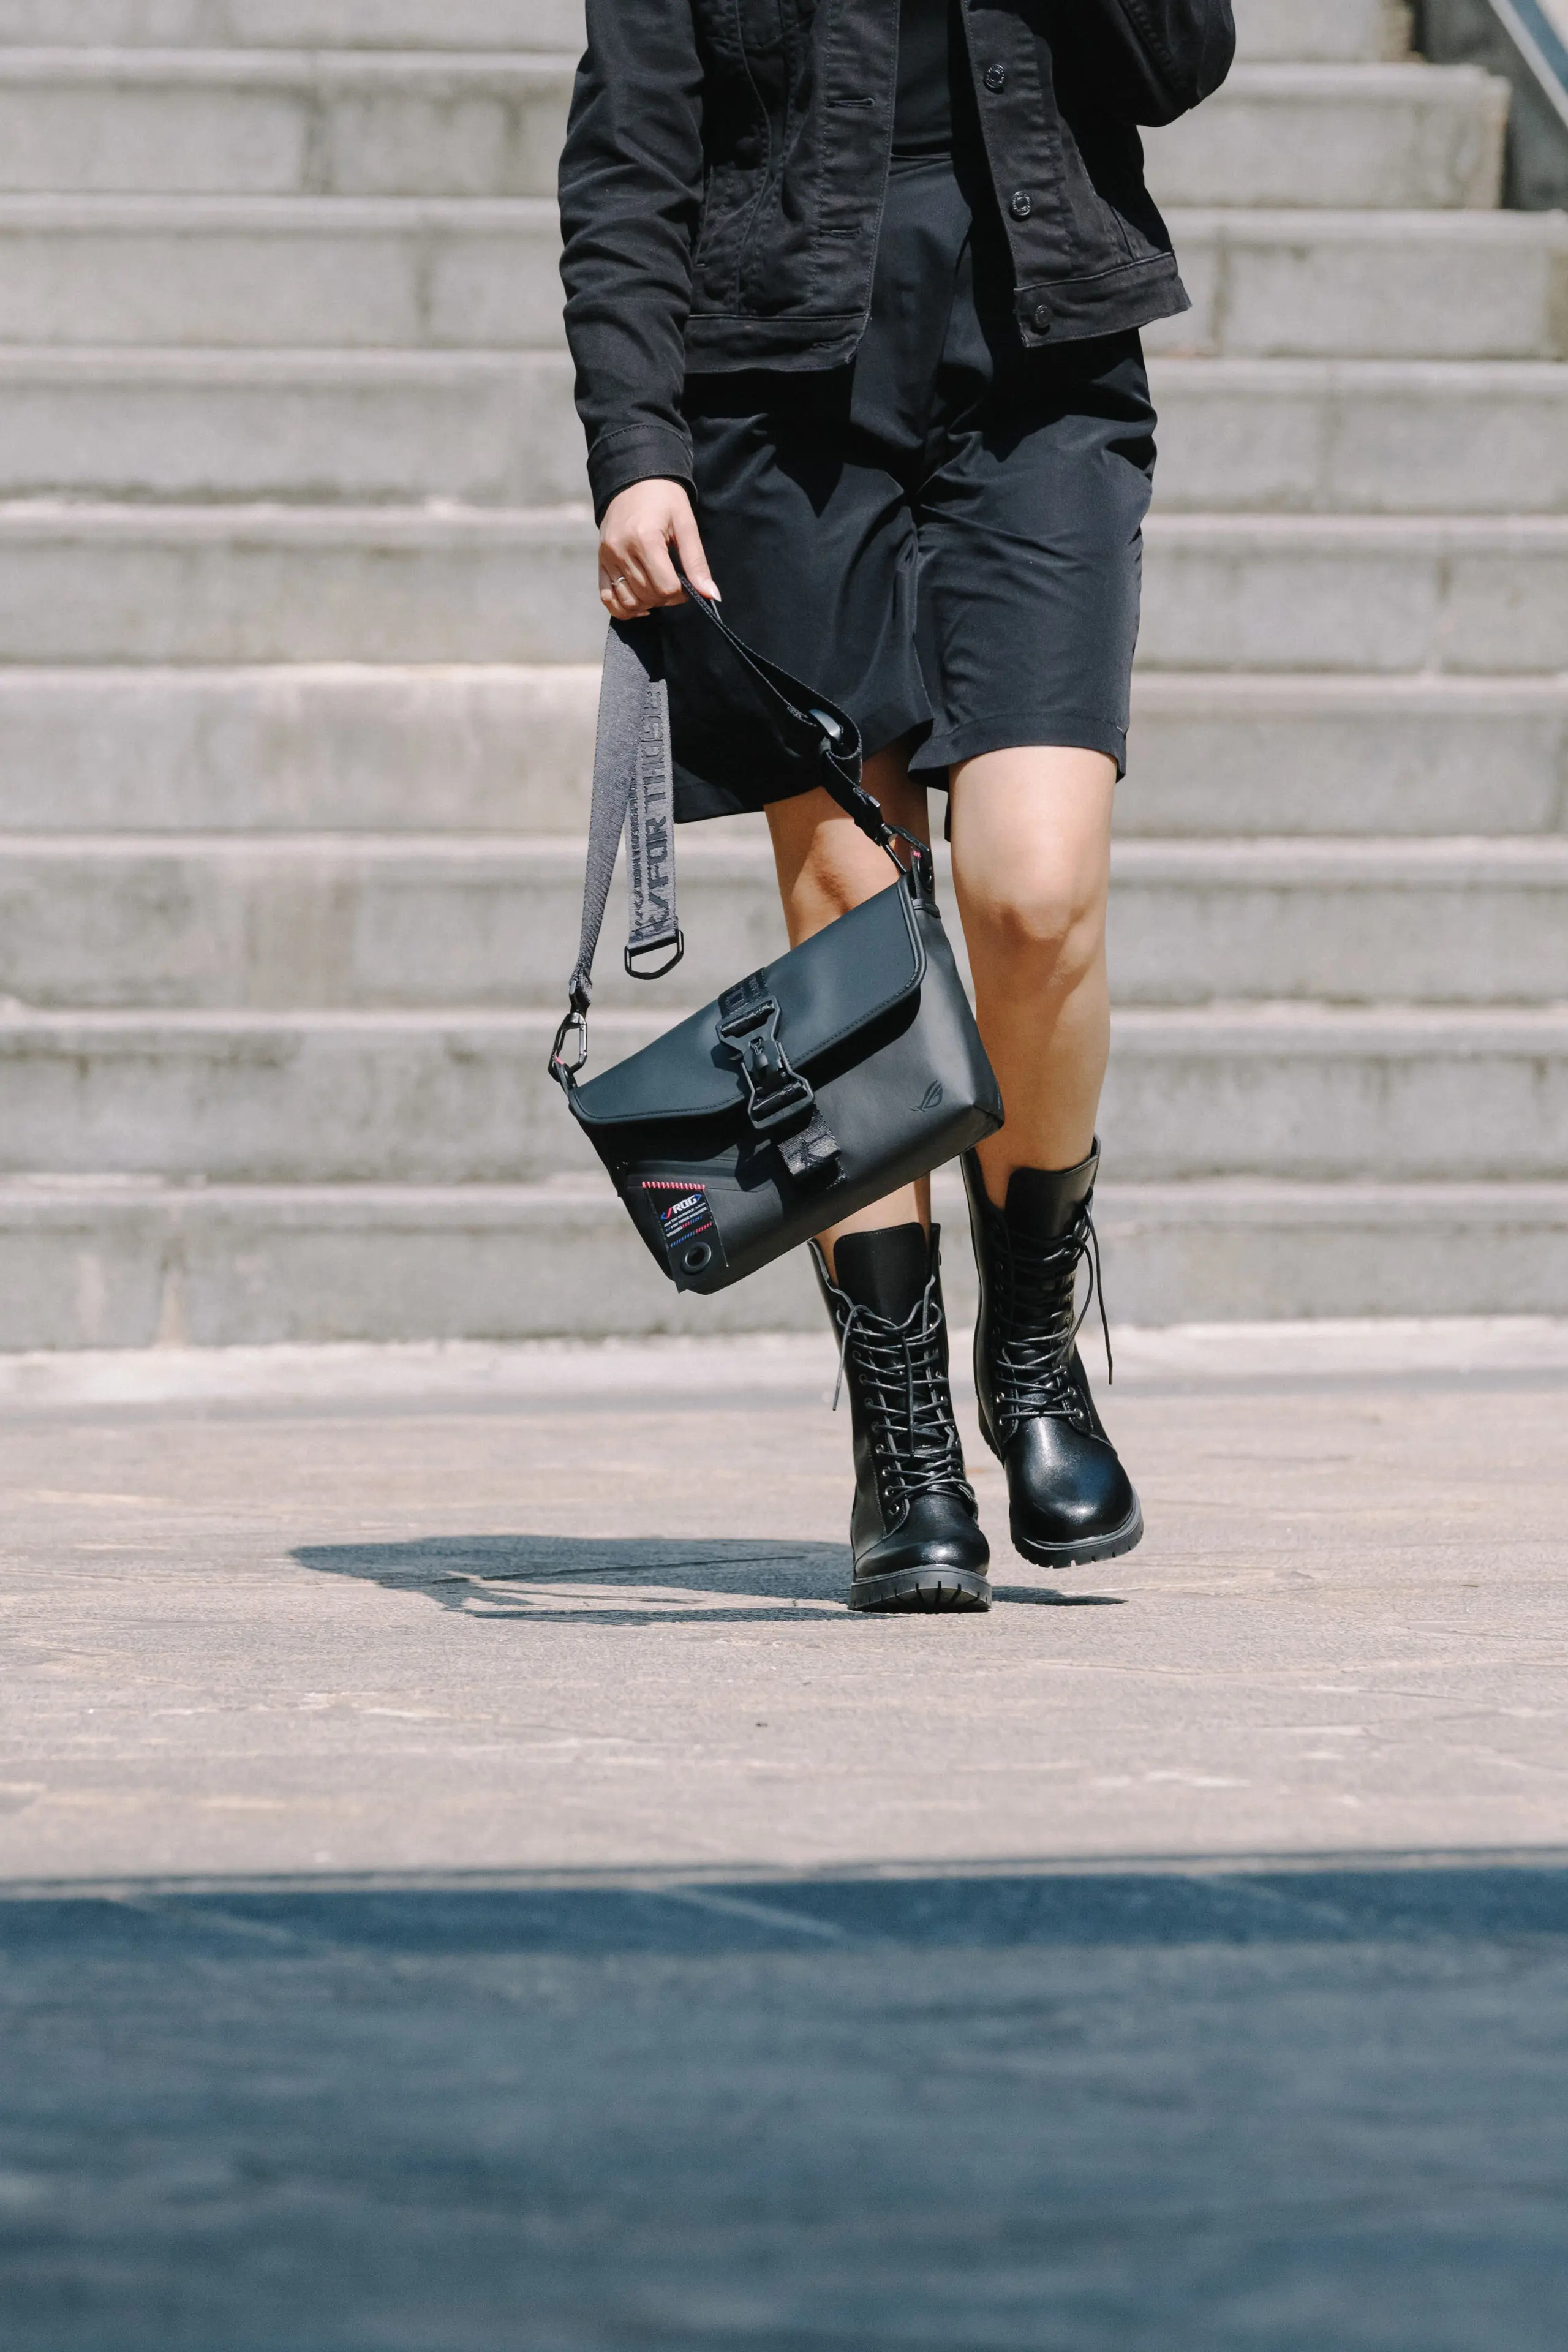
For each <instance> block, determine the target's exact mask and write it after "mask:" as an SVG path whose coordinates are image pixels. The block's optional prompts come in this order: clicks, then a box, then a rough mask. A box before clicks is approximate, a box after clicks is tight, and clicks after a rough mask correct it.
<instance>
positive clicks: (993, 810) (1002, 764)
mask: <svg viewBox="0 0 1568 2352" xmlns="http://www.w3.org/2000/svg"><path fill="white" fill-rule="evenodd" d="M1115 787H1116V769H1115V763H1114V762H1113V761H1110V760H1109V759H1107V758H1106V757H1105V756H1104V754H1103V753H1101V752H1099V751H1074V750H1068V749H1058V748H1040V747H1031V748H1029V749H1027V750H1024V751H988V752H986V753H985V754H984V756H983V757H982V758H980V759H976V760H968V761H964V762H963V765H962V766H961V767H958V768H955V769H954V770H953V772H952V872H953V884H954V888H955V892H956V896H957V898H958V908H959V914H960V916H961V918H962V919H963V934H964V938H965V940H967V941H968V945H969V961H970V968H971V971H973V978H974V999H975V1013H976V1017H977V1019H978V1021H979V1024H980V1034H981V1035H982V1037H983V1038H984V1041H985V1049H986V1052H987V1053H988V1054H989V1055H990V1056H991V1062H992V1066H993V1068H994V1070H995V1072H996V1076H997V1079H998V1081H999V1082H1000V1085H1001V1088H1002V1099H1003V1101H1004V1103H1005V1105H1006V1109H1007V1123H1006V1125H1005V1127H1004V1128H1002V1129H1000V1130H999V1131H998V1132H997V1133H996V1134H995V1135H993V1136H990V1137H988V1138H987V1139H986V1140H985V1141H984V1143H983V1144H981V1146H980V1163H981V1166H982V1168H983V1170H984V1175H985V1188H986V1191H987V1192H989V1193H990V1195H991V1198H992V1199H993V1200H994V1201H995V1202H1002V1201H1004V1200H1005V1197H1006V1191H1007V1180H1008V1178H1009V1176H1010V1175H1011V1174H1012V1172H1013V1171H1014V1169H1015V1168H1050V1169H1056V1168H1073V1167H1076V1166H1077V1165H1078V1164H1079V1161H1080V1160H1085V1159H1087V1158H1088V1156H1089V1151H1090V1150H1091V1149H1092V1147H1093V1142H1094V1123H1095V1115H1096V1112H1097V1111H1098V1108H1099V1105H1100V1087H1101V1086H1102V1085H1103V1083H1104V1079H1105V1066H1106V1061H1107V1058H1108V1055H1109V1053H1110V992H1109V989H1108V985H1107V980H1106V967H1105V906H1106V897H1107V892H1108V888H1109V885H1110V811H1111V801H1112V797H1113V794H1114V792H1115Z"/></svg>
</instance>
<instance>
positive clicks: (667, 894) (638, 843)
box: [570, 621, 684, 1013]
mask: <svg viewBox="0 0 1568 2352" xmlns="http://www.w3.org/2000/svg"><path fill="white" fill-rule="evenodd" d="M656 644H657V639H656V638H655V636H654V635H653V633H652V632H651V631H650V630H646V629H623V628H622V627H620V626H619V625H618V624H616V622H613V621H612V622H611V624H610V633H609V635H608V637H607V638H606V640H605V668H604V676H603V677H602V679H601V682H600V686H599V728H598V735H597V737H596V739H595V745H594V801H593V807H592V810H591V812H590V814H589V818H588V864H587V871H586V873H585V875H584V883H583V929H582V934H581V936H580V938H579V940H578V942H577V961H576V963H575V964H574V967H573V971H572V979H571V982H570V988H571V999H572V1010H573V1012H574V1013H585V1012H586V1011H587V1009H588V1006H589V1003H591V1002H592V999H593V994H594V958H595V954H596V953H597V950H598V945H599V934H600V932H601V931H602V930H603V929H604V927H605V907H606V906H607V905H608V903H609V897H610V883H611V881H612V879H613V878H614V875H615V870H616V850H617V848H618V847H619V845H620V840H621V835H622V834H623V833H624V834H625V835H626V897H627V910H626V914H627V925H626V970H627V971H634V972H635V976H636V977H637V978H638V979H647V980H654V979H657V978H658V971H647V972H643V971H636V967H637V962H638V960H639V959H640V958H641V957H643V956H647V955H652V954H655V953H656V952H657V951H658V950H660V949H669V950H673V952H672V953H671V954H670V956H669V960H668V962H667V963H664V964H662V965H660V966H659V968H658V969H659V971H669V970H670V969H671V967H672V966H673V965H675V964H677V963H679V961H680V957H681V954H682V951H683V946H684V943H683V941H682V940H681V936H680V926H679V921H678V920H677V916H676V904H675V770H674V762H673V760H672V758H671V754H670V746H669V689H668V687H667V686H666V685H665V682H664V680H663V678H661V677H655V676H654V673H653V667H652V661H653V656H654V651H655V646H656Z"/></svg>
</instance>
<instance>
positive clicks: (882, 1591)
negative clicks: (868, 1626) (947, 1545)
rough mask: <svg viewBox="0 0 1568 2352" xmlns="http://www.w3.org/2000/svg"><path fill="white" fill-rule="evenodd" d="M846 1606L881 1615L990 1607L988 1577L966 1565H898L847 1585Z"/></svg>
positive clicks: (902, 1614)
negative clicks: (922, 1566) (884, 1574)
mask: <svg viewBox="0 0 1568 2352" xmlns="http://www.w3.org/2000/svg"><path fill="white" fill-rule="evenodd" d="M849 1606H850V1608H851V1609H862V1610H869V1611H872V1612H880V1613H881V1614H882V1615H884V1616H889V1615H901V1616H911V1615H914V1614H916V1613H918V1612H922V1611H923V1612H926V1613H927V1614H931V1612H935V1611H937V1610H942V1611H945V1612H953V1611H966V1612H972V1611H974V1610H984V1609H989V1608H990V1606H991V1580H990V1578H989V1577H986V1576H982V1575H981V1574H980V1573H979V1572H978V1570H973V1569H968V1568H899V1569H894V1570H891V1571H890V1572H889V1574H888V1575H886V1576H864V1577H860V1578H858V1580H856V1582H855V1583H854V1584H853V1585H852V1586H851V1587H850V1591H849Z"/></svg>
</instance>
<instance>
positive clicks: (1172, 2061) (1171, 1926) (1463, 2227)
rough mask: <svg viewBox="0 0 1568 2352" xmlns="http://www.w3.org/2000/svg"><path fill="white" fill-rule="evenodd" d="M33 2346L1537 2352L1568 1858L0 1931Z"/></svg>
mask: <svg viewBox="0 0 1568 2352" xmlns="http://www.w3.org/2000/svg"><path fill="white" fill-rule="evenodd" d="M0 2032H3V2033H4V2039H5V2078H6V2095H5V2102H4V2106H3V2109H0V2300H3V2301H4V2305H5V2311H6V2315H7V2331H6V2332H7V2337H8V2340H10V2341H14V2342H15V2343H16V2345H17V2346H18V2347H22V2346H25V2347H26V2352H152V2347H157V2352H181V2347H191V2352H195V2347H204V2352H218V2347H222V2352H619V2347H644V2346H652V2347H661V2352H674V2348H675V2347H680V2352H701V2347H715V2352H719V2347H722V2352H850V2347H855V2352H864V2347H893V2346H898V2347H942V2352H1124V2347H1125V2352H1548V2347H1550V2352H1558V2347H1560V2346H1561V2342H1562V2324H1563V2280H1564V2277H1565V2275H1568V2192H1565V2188H1564V2183H1565V2182H1568V1870H1565V1869H1564V1868H1563V1867H1560V1866H1558V1865H1557V1864H1556V1863H1555V1862H1552V1864H1509V1863H1506V1862H1502V1861H1488V1860H1487V1859H1485V1858H1478V1859H1474V1860H1472V1861H1470V1862H1468V1863H1461V1864H1455V1865H1453V1866H1441V1867H1429V1866H1423V1865H1421V1864H1411V1863H1402V1862H1398V1861H1394V1862H1390V1863H1387V1864H1383V1865H1381V1866H1376V1867H1372V1866H1368V1867H1363V1868H1355V1867H1350V1866H1343V1865H1313V1866H1310V1867H1303V1868H1290V1867H1275V1868H1269V1867H1261V1866H1260V1867H1254V1868H1246V1869H1241V1868H1234V1867H1229V1866H1226V1867H1225V1868H1222V1869H1217V1870H1197V1869H1186V1870H1184V1869H1180V1868H1172V1869H1158V1868H1152V1867H1149V1868H1136V1867H1117V1868H1112V1869H1107V1870H1104V1871H1081V1872H1077V1873H1072V1872H1067V1873H1061V1872H1049V1871H1039V1872H1029V1871H1026V1870H1020V1871H1017V1872H1005V1871H994V1872H991V1873H988V1874H977V1875H973V1876H967V1877H965V1876H958V1875H942V1874H928V1875H926V1876H923V1877H921V1876H886V1875H881V1874H877V1873H875V1872H866V1873H862V1874H858V1875H851V1876H840V1877H834V1878H816V1879H814V1878H806V1877H798V1878H794V1879H769V1880H762V1879H757V1878H752V1879H745V1878H740V1879H731V1880H730V1881H728V1882H726V1883H723V1884H720V1883H716V1882H711V1881H709V1882H703V1883H693V1882H692V1881H691V1880H690V1879H689V1878H686V1879H680V1878H677V1877H674V1876H671V1877H669V1878H668V1879H659V1878H658V1877H657V1876H653V1875H649V1876H645V1877H643V1878H641V1879H639V1880H638V1881H637V1883H599V1884H594V1885H539V1884H534V1885H510V1886H509V1885H499V1886H498V1885H489V1886H462V1885H456V1886H454V1885H440V1884H424V1883H409V1884H406V1885H378V1886H374V1887H369V1886H367V1887H363V1888H360V1887H354V1886H347V1887H344V1886H336V1887H333V1886H326V1885H321V1886H312V1885H310V1884H308V1883H304V1884H297V1885H274V1886H266V1887H259V1888H258V1887H250V1888H248V1889H247V1888H246V1887H243V1886H235V1887H233V1888H229V1889H222V1888H220V1889H217V1890H208V1891H199V1892H198V1891H189V1892H181V1891H179V1890H174V1891H170V1890H167V1889H163V1890H160V1889H157V1888H153V1887H148V1888H145V1889H142V1890H137V1889H135V1888H132V1889H128V1890H121V1892H120V1893H118V1894H116V1895H81V1894H78V1895H58V1896H55V1895H50V1896H45V1897H42V1898H35V1899H16V1898H13V1899H0Z"/></svg>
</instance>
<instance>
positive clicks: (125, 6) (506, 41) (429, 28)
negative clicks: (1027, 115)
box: [0, 0, 1346, 54]
mask: <svg viewBox="0 0 1568 2352" xmlns="http://www.w3.org/2000/svg"><path fill="white" fill-rule="evenodd" d="M1251 5H1252V6H1253V7H1254V9H1257V7H1258V5H1259V0H1251ZM1265 5H1267V6H1270V7H1271V6H1273V5H1277V0H1265ZM1329 5H1330V10H1331V14H1337V13H1342V12H1343V11H1344V9H1345V5H1346V0H1329ZM582 41H583V0H440V5H439V6H437V5H434V4H433V0H65V5H62V0H0V44H5V45H14V46H16V47H42V46H44V45H46V44H47V45H48V46H50V47H64V46H65V45H66V44H67V43H69V44H70V45H71V46H72V47H84V48H115V47H151V48H175V47H186V48H199V49H209V48H219V47H225V46H229V47H236V48H242V49H250V48H266V47H279V48H321V49H353V48H367V49H569V48H571V47H573V46H574V45H575V46H576V47H581V46H582ZM1336 54H1337V53H1336Z"/></svg>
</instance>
